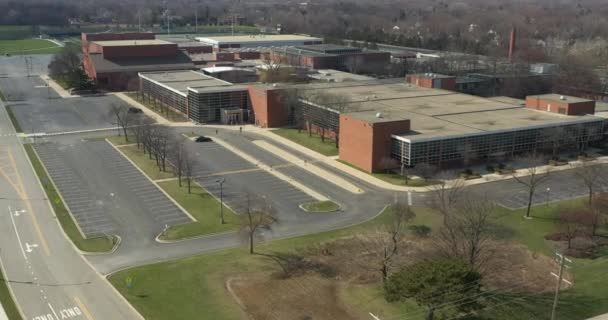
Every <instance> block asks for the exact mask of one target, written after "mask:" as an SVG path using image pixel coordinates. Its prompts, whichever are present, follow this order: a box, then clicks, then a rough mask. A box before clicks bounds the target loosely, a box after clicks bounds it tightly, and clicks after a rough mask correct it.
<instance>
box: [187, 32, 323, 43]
mask: <svg viewBox="0 0 608 320" xmlns="http://www.w3.org/2000/svg"><path fill="white" fill-rule="evenodd" d="M196 40H198V41H201V42H212V43H248V42H266V41H323V39H321V38H317V37H311V36H307V35H300V34H258V35H244V36H213V37H197V38H196Z"/></svg>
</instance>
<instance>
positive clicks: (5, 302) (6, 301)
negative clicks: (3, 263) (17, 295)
mask: <svg viewBox="0 0 608 320" xmlns="http://www.w3.org/2000/svg"><path fill="white" fill-rule="evenodd" d="M0 275H1V276H2V279H6V276H5V274H4V271H3V270H2V269H0ZM0 303H1V304H2V308H4V312H5V313H6V316H7V317H8V318H9V319H11V320H21V319H23V318H21V314H19V309H17V304H15V301H14V300H13V296H12V295H11V292H10V291H9V289H8V285H7V283H6V281H0Z"/></svg>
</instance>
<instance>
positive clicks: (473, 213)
mask: <svg viewBox="0 0 608 320" xmlns="http://www.w3.org/2000/svg"><path fill="white" fill-rule="evenodd" d="M495 209H496V206H495V205H494V204H493V203H492V202H490V201H488V200H476V199H473V198H472V197H465V198H464V199H460V200H459V202H458V205H457V206H456V208H455V209H454V213H453V214H450V215H447V216H446V218H445V219H444V220H443V225H442V226H441V228H440V229H439V232H438V236H437V238H438V241H437V244H438V245H439V248H440V251H441V252H442V253H443V254H444V255H445V256H447V257H450V258H458V259H463V260H464V261H467V262H468V263H469V265H470V266H471V267H472V268H476V269H479V268H481V267H482V265H483V264H484V262H485V261H486V259H487V258H488V254H487V253H488V248H489V246H490V241H489V240H490V239H491V232H490V226H491V217H492V215H493V214H494V212H495Z"/></svg>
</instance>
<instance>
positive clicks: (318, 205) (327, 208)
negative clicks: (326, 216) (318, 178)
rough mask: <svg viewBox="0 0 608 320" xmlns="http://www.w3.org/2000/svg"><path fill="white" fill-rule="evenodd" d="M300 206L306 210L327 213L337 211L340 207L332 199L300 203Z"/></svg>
mask: <svg viewBox="0 0 608 320" xmlns="http://www.w3.org/2000/svg"><path fill="white" fill-rule="evenodd" d="M302 208H303V209H304V210H305V211H306V212H311V213H327V212H334V211H337V210H338V209H340V205H339V204H337V203H335V202H333V201H330V200H327V201H315V202H308V203H304V204H303V205H302Z"/></svg>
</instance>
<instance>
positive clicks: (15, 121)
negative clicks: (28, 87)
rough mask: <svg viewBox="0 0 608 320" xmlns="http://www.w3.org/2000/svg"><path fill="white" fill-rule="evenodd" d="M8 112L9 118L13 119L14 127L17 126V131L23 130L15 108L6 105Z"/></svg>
mask: <svg viewBox="0 0 608 320" xmlns="http://www.w3.org/2000/svg"><path fill="white" fill-rule="evenodd" d="M6 113H8V117H9V119H11V122H12V123H13V127H15V131H17V132H23V129H21V126H20V125H19V121H17V118H16V117H15V114H14V113H13V109H12V108H11V107H10V106H6Z"/></svg>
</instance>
